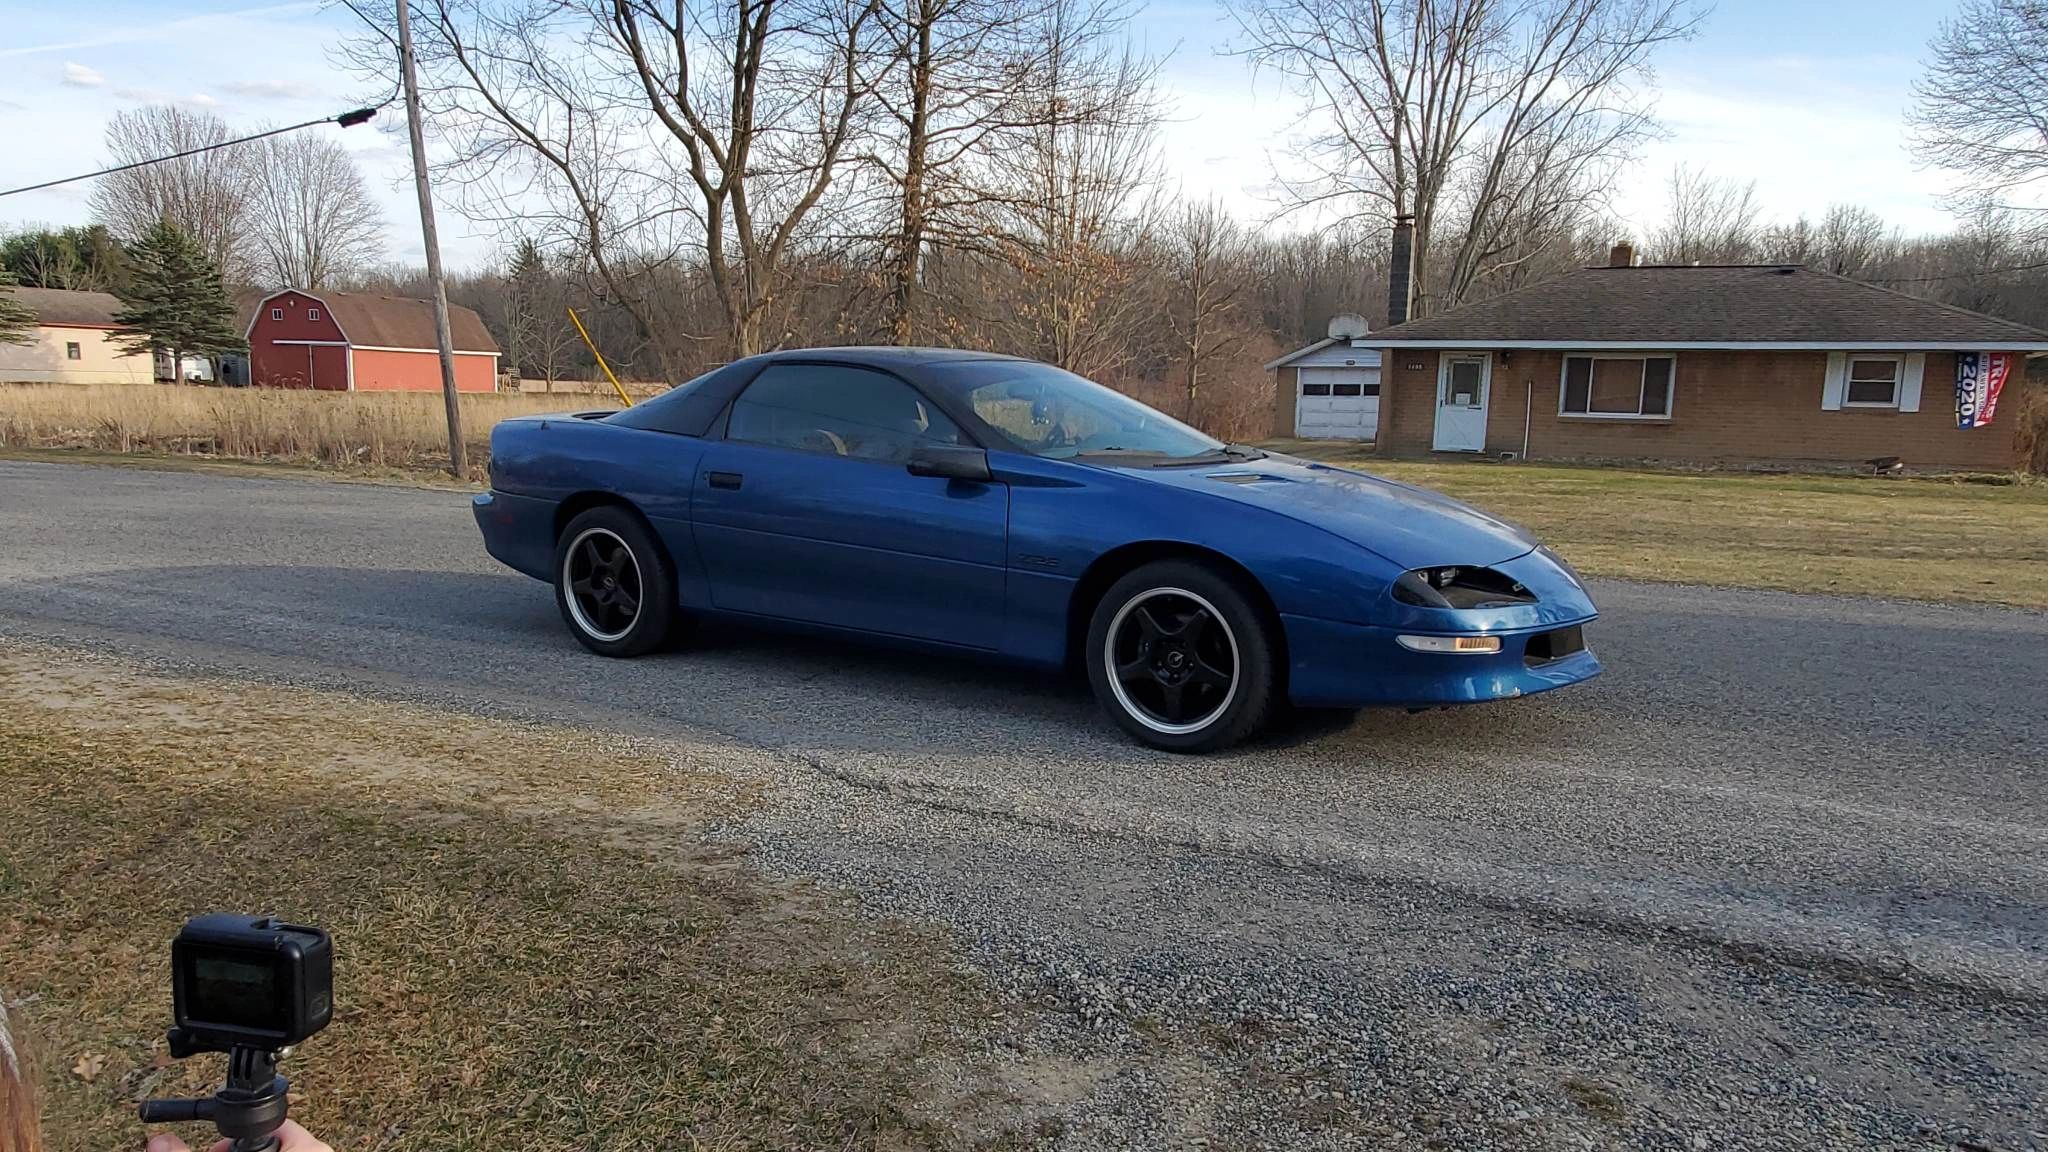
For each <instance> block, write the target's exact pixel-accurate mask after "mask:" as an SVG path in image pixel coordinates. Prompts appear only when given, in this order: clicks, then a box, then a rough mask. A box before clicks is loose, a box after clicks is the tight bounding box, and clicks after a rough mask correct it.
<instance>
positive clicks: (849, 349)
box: [759, 344, 1022, 368]
mask: <svg viewBox="0 0 2048 1152" xmlns="http://www.w3.org/2000/svg"><path fill="white" fill-rule="evenodd" d="M759 358H760V359H762V360H766V361H769V362H771V363H772V362H774V361H777V360H819V359H823V360H834V361H837V362H839V363H842V364H860V365H866V366H869V367H873V368H902V367H906V366H915V365H922V364H945V363H956V362H959V361H963V360H1021V359H1022V357H1018V356H1005V355H1003V354H1002V353H1000V352H977V351H974V350H973V349H970V348H904V347H899V346H896V345H893V344H879V345H874V344H857V345H847V346H842V347H834V348H784V349H780V350H778V351H775V352H765V353H762V354H761V356H760V357H759Z"/></svg>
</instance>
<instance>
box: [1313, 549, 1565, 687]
mask: <svg viewBox="0 0 2048 1152" xmlns="http://www.w3.org/2000/svg"><path fill="white" fill-rule="evenodd" d="M1491 567H1493V568H1494V569H1496V570H1498V571H1500V572H1504V573H1506V574H1507V575H1509V576H1511V577H1513V578H1514V579H1516V580H1517V581H1520V582H1521V583H1522V584H1523V585H1525V586H1526V587H1527V588H1528V589H1529V590H1530V591H1531V592H1533V593H1535V596H1536V599H1535V601H1534V602H1533V603H1528V604H1514V605H1503V606H1501V607H1498V608H1485V609H1470V610H1464V609H1442V608H1422V607H1416V606H1413V605H1408V604H1403V603H1401V602H1399V601H1397V600H1395V599H1394V598H1393V597H1391V596H1389V597H1388V598H1387V600H1386V601H1385V602H1384V603H1382V604H1380V605H1379V606H1378V611H1377V612H1376V613H1375V615H1374V619H1376V620H1377V621H1379V623H1378V624H1374V625H1368V624H1354V623H1346V622H1343V621H1338V620H1325V619H1322V618H1319V617H1313V616H1285V615H1283V616H1282V617H1281V623H1282V624H1283V625H1284V626H1285V628H1286V630H1287V658H1288V681H1287V694H1288V698H1289V699H1291V700H1293V701H1294V702H1295V703H1296V704H1300V705H1304V706H1307V707H1335V708H1357V707H1366V706H1371V705H1393V706H1397V707H1408V708H1427V707H1433V706H1436V705H1442V704H1476V703H1479V702H1480V701H1484V700H1505V699H1508V698H1510V697H1514V696H1529V695H1533V694H1535V693H1537V692H1548V691H1550V690H1551V689H1553V688H1562V687H1564V686H1566V685H1568V684H1577V683H1579V682H1580V681H1583V680H1591V679H1592V678H1593V677H1595V676H1598V675H1599V674H1600V661H1599V660H1598V659H1597V658H1596V657H1595V656H1594V655H1593V652H1592V649H1590V648H1588V647H1585V646H1584V644H1583V643H1582V638H1583V633H1581V632H1579V631H1578V630H1579V629H1582V628H1583V627H1584V626H1585V625H1586V624H1588V623H1590V622H1592V621H1593V620H1594V619H1595V618H1596V617H1597V616H1598V615H1599V613H1598V611H1597V610H1596V609H1595V608H1594V607H1593V601H1592V598H1591V597H1589V596H1587V595H1586V589H1585V587H1584V586H1583V585H1581V584H1580V583H1579V580H1578V577H1577V576H1576V575H1575V574H1573V573H1572V571H1571V570H1570V569H1569V568H1567V567H1565V565H1564V563H1563V561H1561V560H1559V559H1557V558H1556V557H1555V556H1554V555H1552V554H1551V553H1549V552H1548V551H1546V550H1541V549H1539V550H1537V551H1534V552H1530V553H1528V554H1526V555H1523V556H1518V557H1516V558H1515V559H1513V560H1509V561H1505V562H1503V563H1497V564H1494V565H1491ZM1417 635H1423V636H1497V637H1499V638H1500V651H1498V652H1489V653H1475V652H1417V651H1411V650H1410V649H1409V648H1406V647H1403V646H1402V645H1401V643H1400V641H1399V639H1398V637H1401V636H1417ZM1532 643H1533V645H1534V648H1533V650H1532V647H1531V646H1532Z"/></svg>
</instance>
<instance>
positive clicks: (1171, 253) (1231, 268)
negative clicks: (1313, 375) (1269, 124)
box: [1166, 200, 1249, 421]
mask: <svg viewBox="0 0 2048 1152" xmlns="http://www.w3.org/2000/svg"><path fill="white" fill-rule="evenodd" d="M1166 254H1167V255H1166V267H1167V273H1168V275H1169V276H1171V277H1172V285H1173V299H1172V301H1171V303H1170V304H1169V305H1168V307H1167V310H1166V322H1167V325H1168V327H1170V328H1171V329H1172V331H1173V339H1174V344H1175V347H1174V353H1175V356H1176V358H1177V359H1178V360H1179V361H1180V386H1181V399H1182V401H1183V403H1184V405H1185V406H1184V409H1183V415H1184V418H1185V419H1187V420H1189V421H1195V420H1199V419H1200V418H1201V401H1202V394H1201V388H1202V382H1203V377H1204V373H1205V372H1206V371H1207V369H1208V368H1209V366H1210V365H1211V364H1212V363H1214V362H1215V361H1218V360H1221V359H1224V358H1226V357H1228V356H1230V355H1231V354H1232V353H1234V352H1235V351H1236V350H1237V349H1238V348H1240V347H1242V346H1243V345H1244V343H1245V341H1246V339H1247V337H1248V335H1249V334H1248V333H1247V332H1246V330H1245V328H1244V325H1243V323H1242V321H1241V319H1240V317H1239V315H1238V301H1239V297H1240V296H1241V295H1242V294H1243V291H1244V287H1245V281H1244V273H1245V255H1246V244H1245V236H1244V231H1243V230H1242V229H1241V228H1239V227H1238V224H1237V221H1235V220H1233V219H1231V217H1230V213H1228V212H1227V211H1225V210H1224V208H1223V206H1222V205H1221V204H1218V203H1217V202H1216V201H1214V200H1208V201H1204V202H1202V203H1199V204H1183V205H1181V208H1180V211H1179V213H1178V214H1177V215H1176V216H1175V217H1174V218H1173V221H1172V223H1171V224H1170V225H1169V226H1168V228H1167V230H1166Z"/></svg>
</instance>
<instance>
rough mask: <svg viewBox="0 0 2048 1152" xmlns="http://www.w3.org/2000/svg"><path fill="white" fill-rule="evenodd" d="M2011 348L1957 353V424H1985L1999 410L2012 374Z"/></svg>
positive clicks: (1972, 425)
mask: <svg viewBox="0 0 2048 1152" xmlns="http://www.w3.org/2000/svg"><path fill="white" fill-rule="evenodd" d="M2014 359H2015V357H2014V356H2013V354H2012V353H2010V352H1959V353H1957V354H1956V427H1958V428H1982V427H1984V426H1985V425H1987V424H1989V423H1991V418H1992V417H1993V416H1995V415H1997V414H1998V394H1999V393H2000V392H2003V391H2004V390H2005V378H2006V377H2008V376H2010V375H2012V369H2013V360H2014Z"/></svg>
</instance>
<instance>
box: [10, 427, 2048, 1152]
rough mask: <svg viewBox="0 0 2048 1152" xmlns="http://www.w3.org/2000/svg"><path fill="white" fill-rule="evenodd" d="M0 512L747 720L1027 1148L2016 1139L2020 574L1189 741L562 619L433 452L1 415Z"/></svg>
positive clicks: (720, 641) (533, 704)
mask: <svg viewBox="0 0 2048 1152" xmlns="http://www.w3.org/2000/svg"><path fill="white" fill-rule="evenodd" d="M0 540H5V541H6V545H5V547H4V548H0V634H5V635H13V636H20V637H24V638H32V639H42V640H50V641H55V642H59V643H64V644H69V645H74V646H83V647H89V648H95V649H100V650H106V651H113V652H118V653H121V654H123V655H128V656H135V657H141V658H146V659H153V660H157V661H163V662H169V663H172V664H178V665H186V666H193V667H200V668H205V669H209V670H222V671H228V672H234V673H244V674H251V675H256V676H262V677H268V678H278V679H286V680H292V681H295V682H300V683H314V684H332V685H336V686H345V687H348V688H351V689H353V690H358V691H370V692H374V693H382V694H389V695H394V696H401V697H406V698H417V699H425V700H430V701H433V702H437V703H444V704H451V705H454V706H458V707H463V708H468V709H474V710H478V711H485V712H492V713H498V714H511V715H517V716H531V717H536V718H545V719H553V720H562V721H568V722H572V723H578V724H585V725H590V726H593V727H598V728H604V729H610V730H617V731H622V732H632V733H658V734H660V735H663V736H666V737H670V738H675V739H688V740H702V741H706V742H712V743H718V744H725V745H730V746H732V747H733V748H735V749H745V750H747V751H748V752H749V755H748V756H747V757H746V759H748V760H749V762H753V763H760V762H766V763H769V764H772V765H774V767H773V769H772V770H771V771H772V775H773V776H774V777H775V780H776V783H777V784H778V787H776V788H774V789H773V790H771V795H772V796H773V798H774V799H773V801H772V803H771V804H770V805H769V806H768V808H767V809H766V810H765V811H763V812H762V813H761V814H759V815H758V816H756V817H754V818H752V819H750V820H749V821H748V822H747V823H746V824H745V825H743V826H741V827H739V828H735V829H733V830H732V832H733V834H734V835H736V836H740V837H743V838H745V839H747V840H748V841H750V842H751V843H752V844H753V845H754V854H755V856H756V857H757V858H758V859H760V860H762V861H763V862H764V863H766V864H767V866H769V867H771V868H774V869H776V870H779V871H782V872H786V873H789V874H792V875H801V876H806V877H814V878H818V879H821V880H824V881H826V882H828V883H832V884H837V885H843V886H845V887H848V888H850V889H853V890H855V891H857V892H859V893H860V894H862V896H863V897H865V898H866V899H867V900H868V901H869V902H870V903H871V905H872V906H874V907H876V908H878V909H880V910H883V911H886V912H890V913H897V914H904V915H910V916H916V917H928V918H932V919H935V920H937V921H939V922H942V923H945V924H949V925H951V926H953V927H955V928H956V929H957V930H958V932H959V935H960V938H961V940H962V941H963V944H964V945H965V947H966V948H967V949H968V951H969V954H970V955H971V956H972V957H973V958H974V959H975V960H976V962H977V963H978V964H979V965H981V966H982V967H983V968H985V969H986V970H987V972H988V973H989V974H990V976H991V978H992V979H994V980H995V981H996V982H997V983H998V984H999V985H1001V986H1002V987H1004V988H1006V989H1007V990H1009V991H1010V992H1012V993H1014V994H1015V995H1016V996H1017V997H1019V998H1020V999H1023V1000H1025V1001H1028V1002H1032V1003H1038V1004H1042V1005H1045V1006H1047V1007H1049V1008H1051V1009H1053V1010H1054V1011H1052V1012H1051V1013H1048V1014H1045V1016H1046V1018H1050V1019H1053V1020H1055V1021H1057V1023H1056V1024H1055V1025H1047V1026H1041V1032H1043V1033H1044V1034H1042V1035H1035V1036H1032V1037H1026V1038H1022V1039H1021V1040H1020V1043H1026V1044H1037V1045H1042V1044H1056V1045H1060V1046H1062V1048H1061V1050H1062V1051H1066V1052H1070V1053H1071V1055H1072V1059H1073V1062H1074V1063H1073V1067H1074V1070H1075V1071H1074V1080H1073V1084H1074V1085H1076V1086H1077V1087H1074V1088H1073V1098H1072V1100H1071V1102H1070V1103H1069V1104H1068V1105H1067V1106H1066V1109H1065V1112H1066V1115H1065V1116H1064V1118H1063V1121H1062V1123H1061V1124H1060V1125H1058V1126H1057V1127H1056V1130H1055V1131H1056V1133H1057V1134H1056V1135H1051V1136H1048V1140H1049V1141H1050V1142H1053V1143H1057V1144H1060V1145H1063V1146H1069V1147H1075V1148H1094V1147H1132V1148H1165V1147H1194V1146H1201V1145H1202V1144H1204V1143H1206V1144H1207V1145H1209V1146H1212V1147H1220V1146H1225V1145H1229V1146H1238V1147H1253V1146H1258V1147H1276V1148H1277V1147H1320V1146H1328V1147H1357V1146H1361V1145H1364V1146H1371V1147H1377V1146H1386V1147H1395V1146H1399V1147H1444V1148H1582V1147H1645V1148H1674V1149H1705V1148H1758V1149H1764V1148H1772V1149H1776V1148H1790V1147H1841V1148H1866V1147H1887V1148H1889V1147H1912V1148H1923V1147H1925V1148H1936V1147H1960V1148H1995V1149H2032V1150H2035V1152H2041V1150H2043V1149H2048V1106H2044V1104H2043V1103H2042V1102H2043V1101H2044V1100H2048V694H2044V692H2043V690H2042V688H2041V686H2042V684H2044V683H2048V616H2043V615H2041V614H2038V613H2028V612H2018V611H2002V610H1995V609H1983V608H1969V609H1962V608H1947V607H1940V606H1932V605H1918V604H1897V603H1888V602H1879V601H1864V600H1855V599H1843V598H1823V597H1802V596H1791V595H1782V594H1772V593H1758V592H1737V591H1725V590H1712V589H1700V588H1685V587H1672V586H1653V585H1641V584H1627V583H1619V582H1611V581H1595V582H1594V583H1593V591H1594V593H1595V596H1596V598H1597V599H1598V601H1599V602H1600V604H1601V606H1602V608H1603V610H1604V612H1605V616H1604V618H1603V619H1602V620H1601V622H1600V623H1599V624H1598V625H1597V626H1596V627H1595V628H1594V629H1592V630H1589V638H1590V639H1591V641H1592V642H1593V644H1594V646H1595V648H1596V649H1597V650H1599V651H1600V653H1601V655H1602V658H1603V659H1604V660H1605V661H1606V663H1607V666H1608V669H1609V671H1608V674H1607V675H1606V676H1604V677H1603V678H1601V679H1600V680H1598V681H1596V682H1594V683H1593V684H1590V685H1586V686H1583V687H1580V688H1577V689H1574V690H1570V691H1565V692H1560V693H1556V694H1553V695H1549V696H1544V697H1538V698H1535V699H1529V700H1522V701H1516V702H1512V703H1508V704H1502V705H1494V706H1489V707H1485V708H1478V709H1467V710H1460V711H1452V712H1435V713H1426V714H1420V715H1413V716H1411V715H1407V714H1402V713H1394V714H1378V713H1369V714H1366V715H1363V716H1357V717H1353V716H1349V715H1316V716H1309V717H1304V718H1302V719H1301V720H1300V721H1299V722H1298V723H1296V724H1295V725H1294V726H1293V727H1292V728H1291V729H1289V730H1288V731H1286V732H1283V733H1280V734H1278V735H1276V736H1275V737H1274V738H1272V739H1269V740H1266V741H1264V742H1261V743H1258V744H1256V745H1253V746H1250V747H1246V748H1243V749H1240V750H1238V751H1236V752H1234V753H1232V754H1230V755H1226V756H1220V757H1212V758H1206V759H1185V758H1175V757H1169V756H1165V755H1162V754H1156V753H1152V752H1149V751H1146V750H1144V749H1140V748H1138V747H1136V746H1134V745H1132V744H1130V743H1128V742H1126V741H1125V740H1123V739H1122V738H1121V737H1120V736H1118V735H1117V733H1116V732H1115V731H1114V730H1113V729H1112V728H1111V726H1110V725H1109V724H1108V723H1107V721H1105V720H1104V719H1102V718H1101V717H1100V716H1099V715H1098V714H1097V713H1096V710H1095V706H1094V704H1093V702H1092V700H1090V699H1089V697H1088V696H1087V693H1086V691H1085V689H1083V688H1081V687H1079V686H1077V685H1073V684H1069V683H1065V682H1062V681H1060V680H1056V679H1048V678H1041V677H1037V676H1033V675H1028V674H1020V673H1016V672H1013V671H1009V670H1006V669H1002V668H994V667H984V666H981V665H978V664H975V663H971V662H965V661H958V660H947V659H934V658H931V657H927V656H908V655H900V654H882V655H877V654H875V653H873V652H868V651H865V650H859V649H855V648H852V647H847V646H841V645H837V644H832V643H825V642H818V641H812V640H803V639H794V638H786V637H777V636H768V635H759V634H751V633H745V632H739V631H727V630H721V631H717V632H713V633H711V634H708V635H706V636H705V637H703V638H702V640H701V642H700V643H699V644H697V645H695V646H693V647H691V648H689V649H686V650H684V651H680V652H677V653H673V654H669V655H665V656H661V657H657V658H653V659H648V660H642V661H638V662H630V663H620V662H611V661H605V660H601V659H599V658H597V657H594V656H590V655H587V654H586V653H584V652H583V650H582V649H580V648H578V647H577V646H576V645H575V643H574V642H573V641H572V640H571V639H570V638H569V636H568V635H567V633H566V632H565V631H564V630H563V628H562V626H561V624H560V622H559V620H558V619H557V618H556V616H555V611H554V605H553V602H552V599H551V598H550V595H549V593H548V591H547V589H546V588H545V587H543V586H542V585H540V584H538V583H535V582H532V581H529V580H527V579H525V578H523V577H519V576H516V575H513V574H510V573H507V572H504V571H502V570H500V569H498V568H497V567H496V566H495V565H494V564H493V562H491V561H490V560H489V558H488V557H487V556H485V555H484V552H483V549H482V546H481V544H480V543H479V541H478V539H477V535H476V531H475V528H474V526H473V524H472V523H471V522H470V519H469V512H468V508H467V501H466V497H464V496H462V495H460V494H457V493H450V492H434V491H424V490H415V489H406V488H393V487H377V486H368V485H351V484H338V483H320V482H307V481H295V480H281V479H280V480H270V479H253V478H239V477H222V476H211V475H194V474H184V473H169V472H153V471H140V470H133V469H111V468H110V469H98V468H86V467H75V466H69V465H58V464H42V463H12V462H0ZM1959 562H1967V558H1959ZM763 751H765V752H767V753H770V755H767V756H762V755H759V753H761V752H763Z"/></svg>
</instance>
